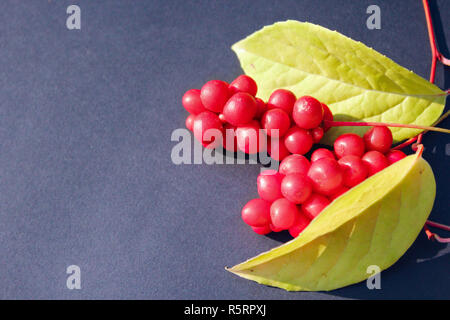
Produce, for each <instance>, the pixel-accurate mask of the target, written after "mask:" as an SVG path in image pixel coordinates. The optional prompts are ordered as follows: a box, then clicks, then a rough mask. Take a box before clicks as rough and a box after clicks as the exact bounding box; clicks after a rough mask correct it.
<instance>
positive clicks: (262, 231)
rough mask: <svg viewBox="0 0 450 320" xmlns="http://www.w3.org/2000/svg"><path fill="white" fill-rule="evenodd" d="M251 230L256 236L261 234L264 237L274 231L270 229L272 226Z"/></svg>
mask: <svg viewBox="0 0 450 320" xmlns="http://www.w3.org/2000/svg"><path fill="white" fill-rule="evenodd" d="M251 228H252V230H253V231H254V232H255V233H256V234H260V235H262V236H263V235H266V234H268V233H270V232H271V231H272V229H270V225H266V226H263V227H251Z"/></svg>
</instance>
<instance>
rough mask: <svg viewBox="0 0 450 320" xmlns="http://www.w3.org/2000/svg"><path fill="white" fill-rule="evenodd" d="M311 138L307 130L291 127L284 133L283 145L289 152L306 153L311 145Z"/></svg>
mask: <svg viewBox="0 0 450 320" xmlns="http://www.w3.org/2000/svg"><path fill="white" fill-rule="evenodd" d="M313 143H314V141H313V138H312V137H311V134H310V133H309V132H308V130H305V129H302V128H299V127H292V128H290V129H289V130H288V132H286V134H285V135H284V145H285V146H286V148H287V149H288V150H289V152H290V153H294V154H301V155H303V154H306V153H307V152H308V151H309V150H311V148H312V146H313Z"/></svg>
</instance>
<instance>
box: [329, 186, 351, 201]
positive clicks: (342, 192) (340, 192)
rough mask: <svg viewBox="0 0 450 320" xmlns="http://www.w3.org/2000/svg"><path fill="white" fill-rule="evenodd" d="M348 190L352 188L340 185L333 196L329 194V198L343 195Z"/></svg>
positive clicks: (332, 198)
mask: <svg viewBox="0 0 450 320" xmlns="http://www.w3.org/2000/svg"><path fill="white" fill-rule="evenodd" d="M348 190H350V188H347V187H344V186H342V187H340V188H339V190H338V191H336V192H335V193H333V194H332V195H331V196H329V197H328V198H329V199H330V200H331V201H333V200H334V199H336V198H338V197H340V196H341V195H343V194H344V193H346V192H347V191H348Z"/></svg>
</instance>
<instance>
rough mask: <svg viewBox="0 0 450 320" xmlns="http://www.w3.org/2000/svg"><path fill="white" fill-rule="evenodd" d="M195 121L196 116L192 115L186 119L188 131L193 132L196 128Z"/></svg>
mask: <svg viewBox="0 0 450 320" xmlns="http://www.w3.org/2000/svg"><path fill="white" fill-rule="evenodd" d="M194 120H195V115H193V114H190V115H189V116H188V117H187V118H186V122H185V124H186V128H188V130H190V131H192V130H193V128H194Z"/></svg>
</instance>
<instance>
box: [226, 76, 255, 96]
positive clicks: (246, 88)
mask: <svg viewBox="0 0 450 320" xmlns="http://www.w3.org/2000/svg"><path fill="white" fill-rule="evenodd" d="M229 88H230V91H231V92H233V93H236V92H246V93H248V94H250V95H252V96H253V97H254V96H256V92H257V91H258V86H257V85H256V82H255V80H253V79H252V78H250V77H249V76H247V75H245V74H243V75H240V76H239V77H237V78H236V79H234V80H233V82H231V83H230V86H229Z"/></svg>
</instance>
